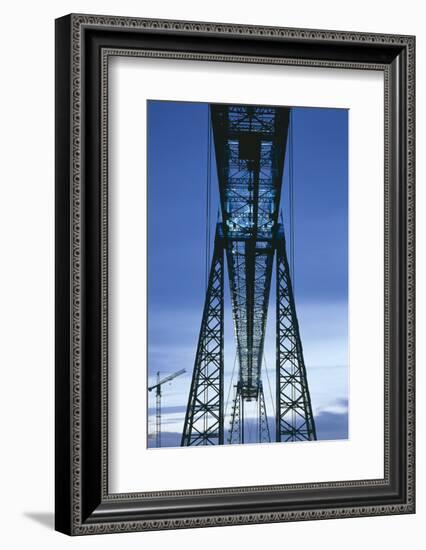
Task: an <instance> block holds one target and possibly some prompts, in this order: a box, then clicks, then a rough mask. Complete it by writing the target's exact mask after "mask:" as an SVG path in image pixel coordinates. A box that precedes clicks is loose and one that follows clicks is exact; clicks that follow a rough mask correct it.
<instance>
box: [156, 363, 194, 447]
mask: <svg viewBox="0 0 426 550" xmlns="http://www.w3.org/2000/svg"><path fill="white" fill-rule="evenodd" d="M184 372H186V370H185V369H181V370H179V371H177V372H174V373H173V374H170V375H169V376H166V377H165V378H163V379H160V371H158V372H157V383H156V384H154V385H152V386H149V387H148V391H149V392H151V391H152V390H155V440H156V445H155V446H156V447H161V387H162V386H163V385H164V384H166V383H167V382H171V381H172V380H173V379H174V378H176V377H177V376H180V375H181V374H183V373H184Z"/></svg>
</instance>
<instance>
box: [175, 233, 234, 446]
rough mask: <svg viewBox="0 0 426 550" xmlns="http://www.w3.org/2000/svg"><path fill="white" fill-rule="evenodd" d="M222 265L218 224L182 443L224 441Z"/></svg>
mask: <svg viewBox="0 0 426 550" xmlns="http://www.w3.org/2000/svg"><path fill="white" fill-rule="evenodd" d="M223 268H224V250H223V237H222V236H221V231H220V226H218V228H217V231H216V237H215V245H214V250H213V260H212V265H211V269H210V276H209V282H208V288H207V294H206V300H205V304H204V312H203V320H202V322H201V330H200V336H199V340H198V347H197V354H196V358H195V365H194V371H193V375H192V383H191V389H190V393H189V400H188V407H187V410H186V416H185V429H184V431H183V434H182V442H181V444H182V445H215V444H218V445H222V444H223Z"/></svg>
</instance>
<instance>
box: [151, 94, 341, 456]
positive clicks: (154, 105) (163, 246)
mask: <svg viewBox="0 0 426 550" xmlns="http://www.w3.org/2000/svg"><path fill="white" fill-rule="evenodd" d="M292 117H293V182H294V232H295V258H294V264H295V277H294V279H295V281H294V286H295V297H296V308H297V314H298V318H299V324H300V330H301V337H302V344H303V348H304V354H305V363H306V367H307V371H308V382H309V387H310V392H311V399H312V406H313V409H314V414H315V417H316V423H317V435H318V438H319V439H342V438H346V437H347V421H348V304H347V297H348V248H347V246H348V174H347V172H348V158H347V153H348V113H347V111H346V110H343V109H320V108H293V109H292ZM207 124H208V107H207V104H205V103H184V102H164V101H149V102H148V376H149V381H150V383H151V382H153V381H154V379H155V377H156V373H157V371H158V370H159V371H160V372H161V375H162V376H166V375H167V374H169V373H171V372H174V371H176V370H179V369H182V368H185V369H186V371H187V372H186V373H185V375H183V376H180V377H179V378H176V379H175V380H174V381H173V382H172V383H171V384H170V385H167V386H166V387H165V388H164V391H163V412H164V414H163V445H167V444H170V445H175V444H177V442H178V441H179V437H180V433H181V430H182V426H183V418H184V412H185V407H186V402H187V398H188V390H189V384H190V380H191V374H192V368H193V364H194V357H195V348H196V344H197V339H198V333H199V329H200V322H201V316H202V308H203V303H204V291H205V247H206V243H205V224H206V210H205V207H206V181H207ZM288 162H289V155H287V157H286V160H285V170H284V178H283V191H282V198H281V208H282V211H283V217H284V223H285V225H286V226H288V218H289V216H288V204H289V201H288V191H289V185H288V184H289V181H288V178H289V170H288ZM214 164H215V163H214V154H213V161H212V209H211V212H212V215H211V220H212V231H211V234H212V238H213V236H214V224H215V223H216V215H217V211H218V208H219V204H218V185H217V179H216V171H215V166H214ZM211 248H212V247H211ZM273 288H274V285H272V289H273ZM225 296H226V298H225V299H226V304H225V402H226V401H227V396H228V388H229V386H230V384H231V373H232V368H233V364H234V356H235V343H234V337H233V328H232V319H231V315H230V302H229V291H228V289H227V288H226V294H225ZM274 318H275V308H274V292H273V290H272V291H271V300H270V310H269V320H268V326H267V333H266V340H265V365H264V371H265V368H267V371H268V375H269V379H270V386H271V391H269V385H267V377H266V376H265V374H266V371H265V372H264V376H263V378H264V388H265V387H267V388H268V389H267V390H266V389H265V398H266V402H267V409H268V415H269V417H270V419H271V421H272V419H273V407H274V404H273V403H272V401H271V398H270V395H271V394H272V395H274V372H273V369H272V368H271V367H272V366H273V364H274V358H275V353H274V342H275V334H274ZM234 382H235V379H234ZM231 399H232V392H231V395H230V399H229V403H228V408H229V409H230V407H231ZM226 424H227V421H226ZM154 428H155V396H154V395H152V394H149V421H148V430H149V433H151V434H153V432H154ZM153 442H154V439H152V438H151V437H149V438H148V444H149V445H150V446H151V445H153Z"/></svg>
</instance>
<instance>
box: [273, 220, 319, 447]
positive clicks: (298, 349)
mask: <svg viewBox="0 0 426 550" xmlns="http://www.w3.org/2000/svg"><path fill="white" fill-rule="evenodd" d="M276 269H277V271H276V282H277V292H276V300H277V304H276V403H277V413H276V440H277V441H303V440H311V439H316V430H315V422H314V416H313V414H312V405H311V398H310V395H309V388H308V380H307V376H306V368H305V361H304V358H303V348H302V341H301V338H300V331H299V322H298V320H297V315H296V305H295V302H294V295H293V288H292V284H291V279H290V269H289V265H288V260H287V254H286V246H285V238H284V231H283V228H282V227H281V226H279V229H278V238H277V260H276Z"/></svg>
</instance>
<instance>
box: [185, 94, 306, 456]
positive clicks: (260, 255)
mask: <svg viewBox="0 0 426 550" xmlns="http://www.w3.org/2000/svg"><path fill="white" fill-rule="evenodd" d="M210 112H211V121H212V127H213V137H214V145H215V154H216V165H217V174H218V180H219V190H220V202H221V214H222V221H221V222H220V223H218V224H217V229H216V237H215V246H214V253H213V260H212V268H211V272H210V279H209V285H208V289H207V294H206V302H205V306H204V313H203V320H202V323H201V331H200V337H199V344H198V348H197V353H196V358H195V366H194V371H193V378H192V384H191V390H190V395H189V400H188V407H187V412H186V417H185V423H184V430H183V435H182V445H200V444H204V445H207V444H223V443H224V440H223V437H224V434H223V414H224V411H223V371H224V365H223V269H224V262H223V255H224V254H225V255H226V258H227V266H228V275H229V285H230V293H231V303H232V313H233V320H234V326H235V335H236V344H237V357H238V364H239V371H238V372H239V373H238V382H237V384H236V386H235V397H234V402H233V408H232V412H231V427H230V431H229V437H228V443H244V442H245V441H244V438H245V435H244V424H245V419H244V404H245V403H246V402H250V401H252V400H256V401H257V403H258V436H257V437H258V440H259V441H270V439H271V438H270V430H269V424H268V420H267V414H266V406H265V399H264V394H263V387H262V379H261V366H262V360H263V348H264V341H265V328H266V320H267V314H268V304H269V295H270V286H271V279H272V268H273V262H274V256H276V258H277V260H276V262H277V324H276V327H277V350H276V358H277V363H276V369H277V374H276V380H277V392H276V393H277V395H276V400H277V403H276V440H277V441H289V440H296V439H315V438H316V435H315V425H314V419H313V414H312V407H311V402H310V397H309V391H308V384H307V379H306V369H305V365H304V361H303V351H302V344H301V341H300V333H299V328H298V322H297V317H296V309H295V304H294V297H293V292H292V289H291V281H290V274H289V270H288V262H287V256H286V250H285V241H284V234H283V228H282V227H281V226H280V224H279V223H278V215H279V205H280V198H281V187H282V177H283V167H284V157H285V152H286V145H287V134H288V127H289V117H290V109H288V108H280V107H257V106H248V105H211V106H210Z"/></svg>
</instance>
